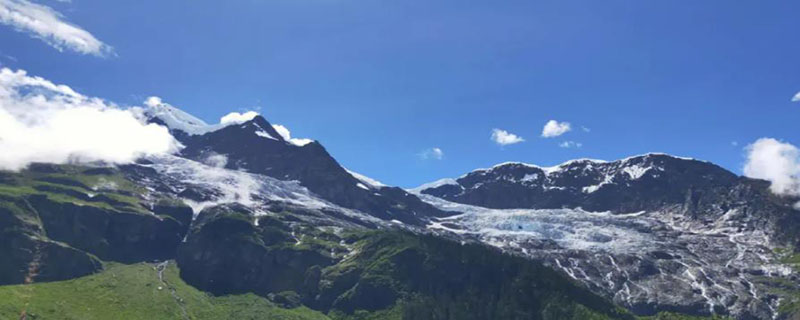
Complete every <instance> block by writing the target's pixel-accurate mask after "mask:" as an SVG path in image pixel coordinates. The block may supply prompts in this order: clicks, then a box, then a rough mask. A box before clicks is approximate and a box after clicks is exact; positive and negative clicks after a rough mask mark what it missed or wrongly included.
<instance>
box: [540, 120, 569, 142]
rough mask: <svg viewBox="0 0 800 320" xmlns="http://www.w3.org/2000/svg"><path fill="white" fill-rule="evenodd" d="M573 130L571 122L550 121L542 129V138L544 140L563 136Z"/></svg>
mask: <svg viewBox="0 0 800 320" xmlns="http://www.w3.org/2000/svg"><path fill="white" fill-rule="evenodd" d="M570 130H572V126H571V125H570V124H569V122H558V121H556V120H550V121H547V123H545V125H544V128H543V129H542V137H543V138H554V137H558V136H560V135H562V134H565V133H567V132H569V131H570Z"/></svg>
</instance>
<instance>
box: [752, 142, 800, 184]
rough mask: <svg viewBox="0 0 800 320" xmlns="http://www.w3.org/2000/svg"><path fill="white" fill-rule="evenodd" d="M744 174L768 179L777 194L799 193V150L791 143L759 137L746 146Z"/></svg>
mask: <svg viewBox="0 0 800 320" xmlns="http://www.w3.org/2000/svg"><path fill="white" fill-rule="evenodd" d="M746 150H747V162H746V164H745V166H744V175H745V176H748V177H751V178H757V179H764V180H769V181H770V182H772V184H771V186H770V189H771V190H772V192H774V193H776V194H779V195H791V196H798V195H800V150H799V149H798V148H797V147H795V146H794V145H792V144H789V143H786V142H781V141H778V140H775V139H772V138H761V139H758V140H756V142H754V143H752V144H751V145H749V146H747V148H746Z"/></svg>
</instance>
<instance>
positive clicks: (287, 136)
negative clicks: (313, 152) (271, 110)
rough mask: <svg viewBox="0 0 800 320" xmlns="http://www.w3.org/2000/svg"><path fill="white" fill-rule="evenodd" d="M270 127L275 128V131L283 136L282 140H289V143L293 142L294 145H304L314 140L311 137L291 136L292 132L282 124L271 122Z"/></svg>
mask: <svg viewBox="0 0 800 320" xmlns="http://www.w3.org/2000/svg"><path fill="white" fill-rule="evenodd" d="M272 127H273V128H275V131H277V132H278V134H279V135H281V137H283V140H286V141H289V143H291V144H294V145H296V146H304V145H307V144H309V143H312V142H314V140H311V139H303V138H292V133H291V132H289V128H286V127H285V126H283V125H280V124H273V125H272Z"/></svg>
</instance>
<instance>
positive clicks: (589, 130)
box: [581, 126, 592, 132]
mask: <svg viewBox="0 0 800 320" xmlns="http://www.w3.org/2000/svg"><path fill="white" fill-rule="evenodd" d="M581 130H583V132H592V129H590V128H587V127H584V126H581Z"/></svg>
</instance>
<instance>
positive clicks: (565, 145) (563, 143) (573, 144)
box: [558, 141, 583, 149]
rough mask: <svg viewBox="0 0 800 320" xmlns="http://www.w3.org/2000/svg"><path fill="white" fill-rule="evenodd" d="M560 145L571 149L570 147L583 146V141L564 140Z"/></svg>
mask: <svg viewBox="0 0 800 320" xmlns="http://www.w3.org/2000/svg"><path fill="white" fill-rule="evenodd" d="M558 146H559V147H561V148H567V149H569V148H580V147H583V143H580V142H575V141H564V142H562V143H559V144H558Z"/></svg>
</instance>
